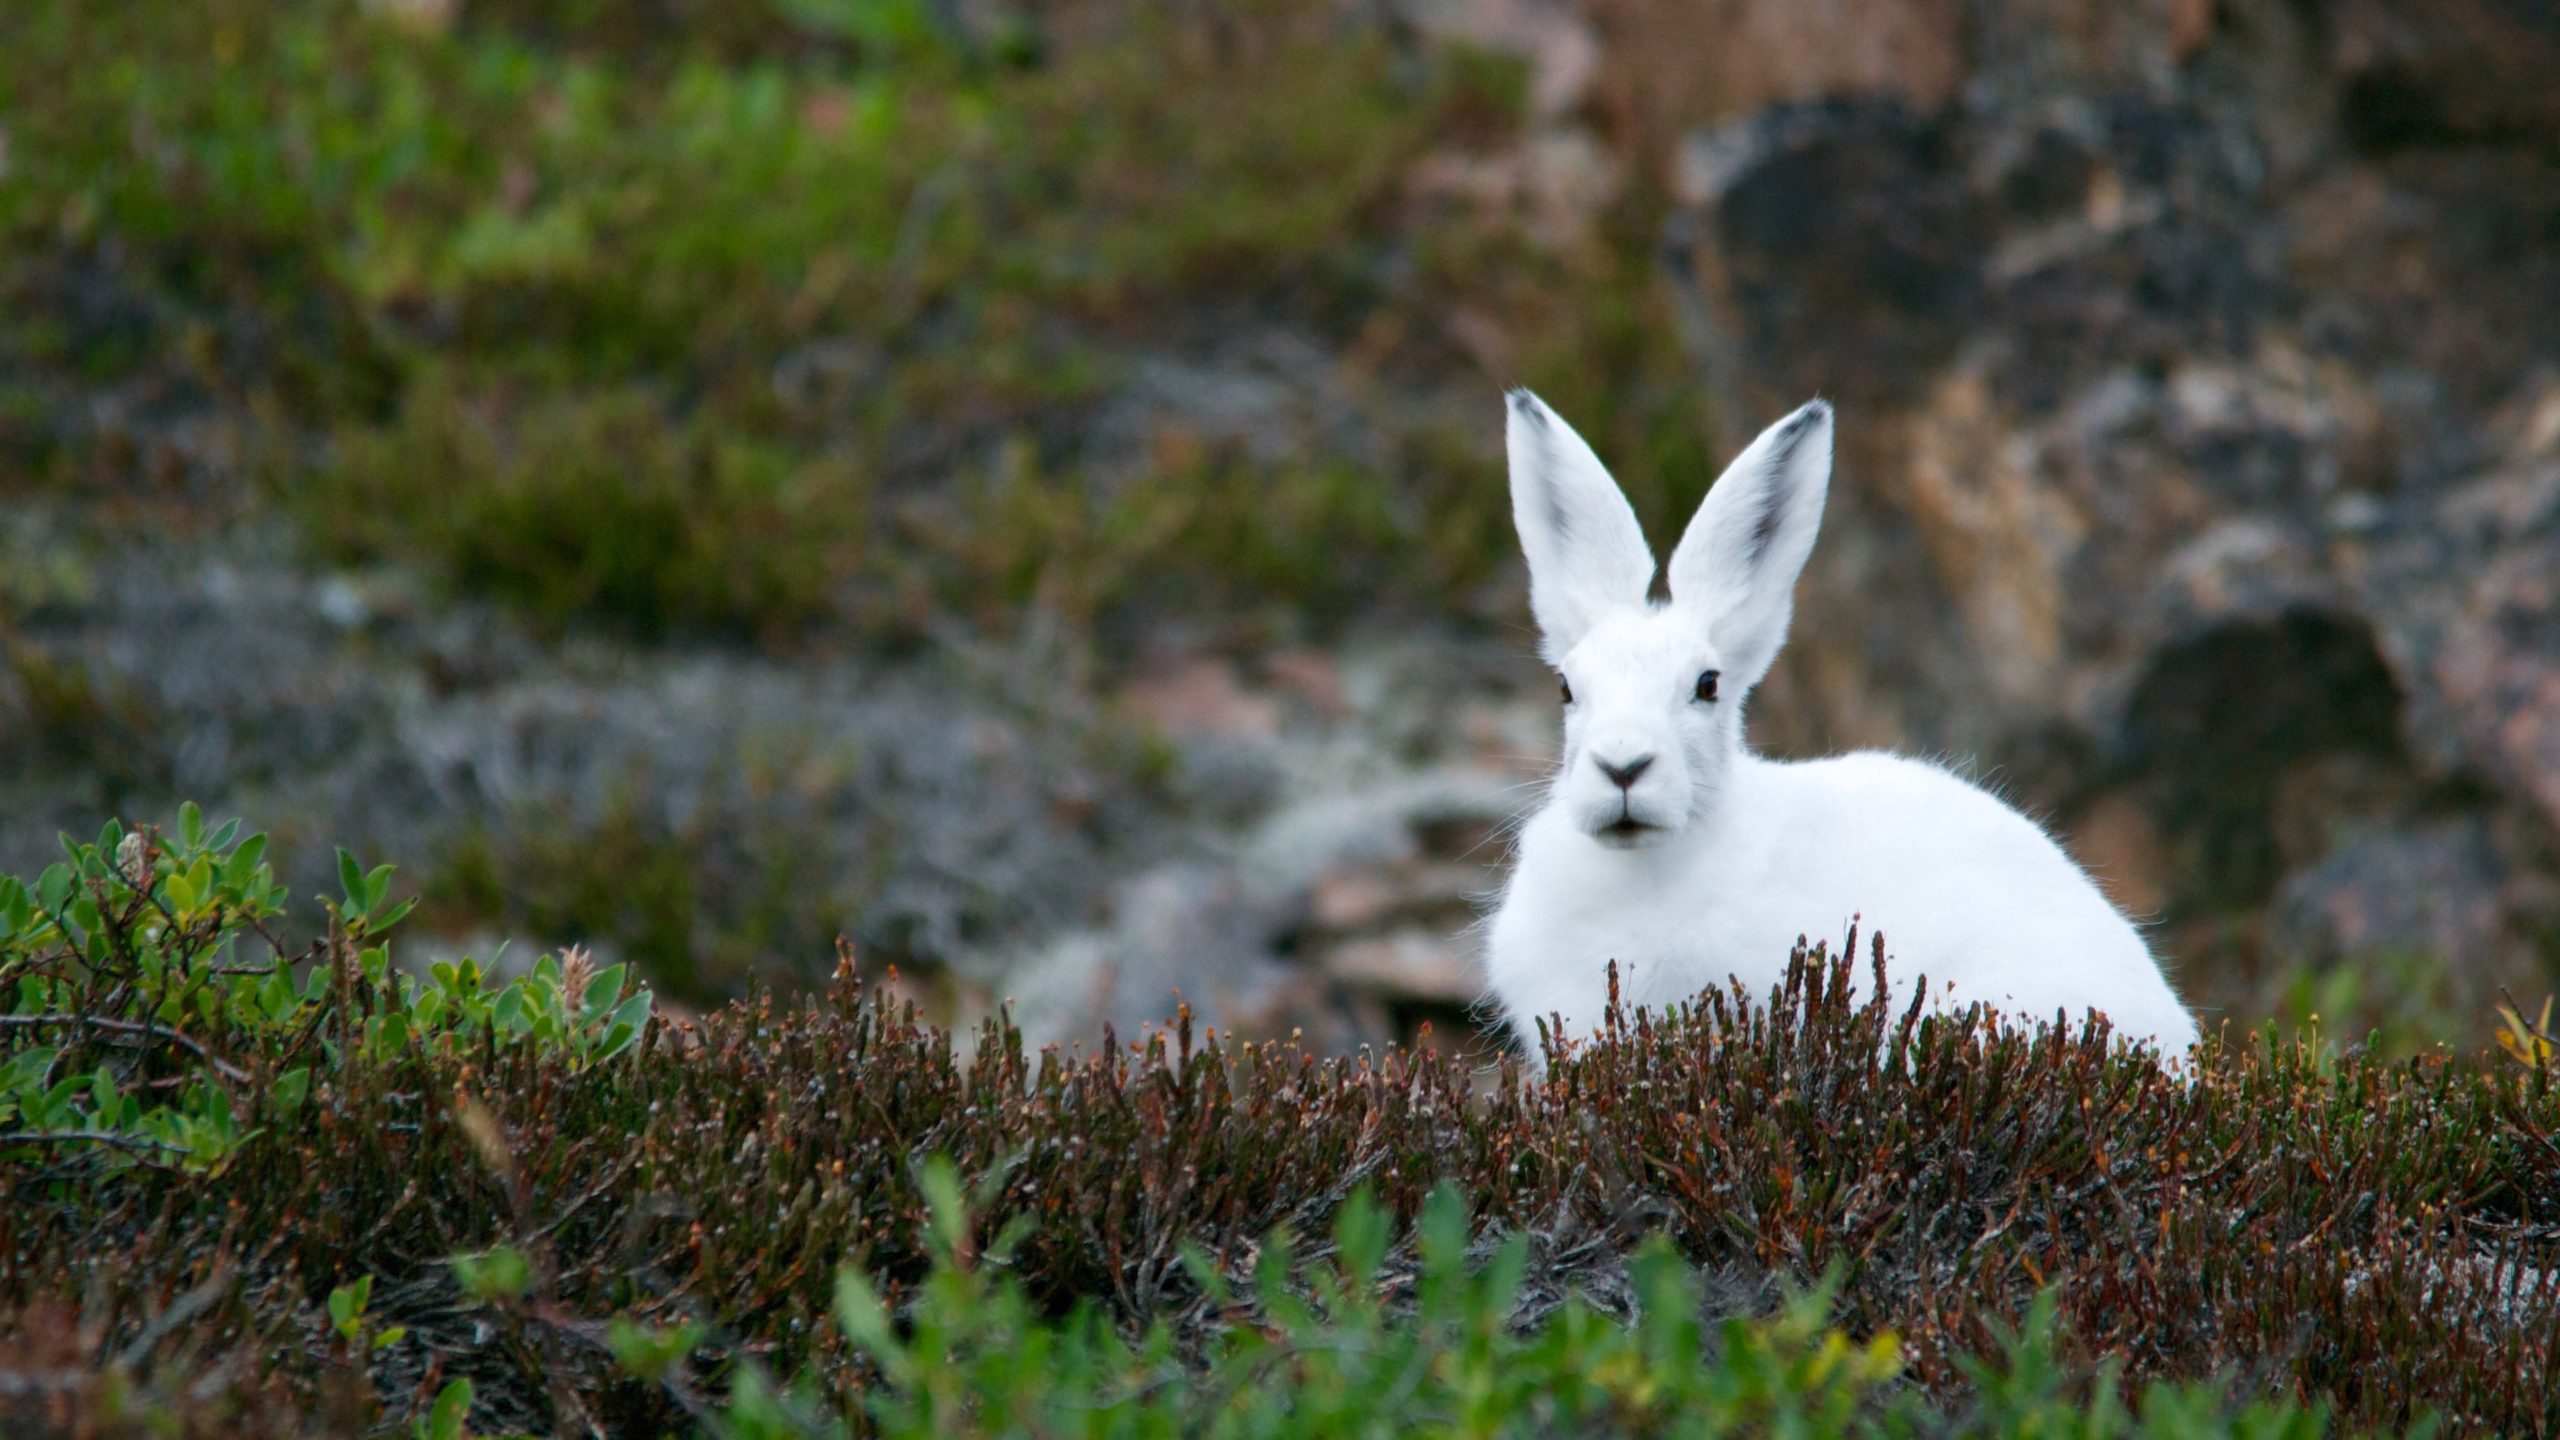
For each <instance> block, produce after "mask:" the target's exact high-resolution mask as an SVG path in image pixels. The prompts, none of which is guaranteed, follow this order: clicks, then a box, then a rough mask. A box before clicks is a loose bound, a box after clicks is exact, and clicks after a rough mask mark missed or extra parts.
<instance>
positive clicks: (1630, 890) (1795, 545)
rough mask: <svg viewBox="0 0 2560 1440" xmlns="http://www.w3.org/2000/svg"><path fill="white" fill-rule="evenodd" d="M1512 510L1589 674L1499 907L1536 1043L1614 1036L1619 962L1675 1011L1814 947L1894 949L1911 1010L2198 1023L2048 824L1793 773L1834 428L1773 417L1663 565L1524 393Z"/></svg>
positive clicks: (1901, 779)
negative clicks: (1921, 1002)
mask: <svg viewBox="0 0 2560 1440" xmlns="http://www.w3.org/2000/svg"><path fill="white" fill-rule="evenodd" d="M1510 450H1511V484H1512V515H1513V519H1514V520H1515V521H1516V523H1517V524H1518V526H1519V528H1520V541H1521V547H1522V549H1523V550H1524V551H1525V552H1526V553H1527V555H1528V559H1529V592H1530V603H1531V606H1532V607H1533V608H1534V609H1535V610H1536V612H1537V616H1538V625H1539V630H1540V632H1541V635H1542V637H1543V642H1544V653H1545V655H1546V658H1547V659H1548V661H1549V662H1550V663H1552V664H1553V665H1554V666H1555V667H1556V669H1557V671H1558V672H1559V674H1560V675H1561V676H1562V678H1563V681H1564V686H1563V690H1564V701H1565V735H1564V760H1563V764H1562V766H1561V767H1560V768H1559V769H1558V771H1557V773H1556V777H1555V782H1554V785H1553V787H1552V789H1551V790H1550V792H1549V795H1548V798H1547V802H1546V805H1545V806H1544V807H1543V808H1542V809H1541V810H1539V812H1538V813H1537V814H1536V815H1535V816H1534V817H1533V818H1531V820H1530V821H1529V823H1528V825H1527V828H1526V829H1525V830H1524V831H1523V833H1522V835H1521V840H1520V853H1519V860H1518V865H1517V868H1516V869H1515V870H1514V872H1513V874H1512V877H1511V881H1510V884H1509V886H1508V887H1507V888H1506V890H1505V892H1504V895H1503V901H1502V907H1501V909H1500V911H1499V912H1498V913H1497V914H1496V915H1495V916H1494V919H1493V926H1492V937H1491V945H1490V948H1489V952H1488V955H1487V968H1488V971H1489V978H1490V980H1491V984H1492V990H1493V997H1494V999H1495V1000H1496V1002H1498V1003H1499V1004H1500V1006H1501V1008H1502V1010H1503V1012H1504V1015H1505V1017H1506V1018H1507V1019H1508V1020H1509V1021H1510V1022H1511V1025H1512V1027H1513V1029H1514V1031H1515V1033H1517V1034H1518V1035H1519V1036H1520V1037H1521V1038H1522V1039H1523V1040H1524V1041H1528V1040H1533V1039H1534V1036H1535V1033H1536V1029H1535V1027H1536V1023H1537V1022H1538V1021H1540V1020H1544V1019H1548V1018H1550V1017H1557V1018H1561V1019H1562V1021H1563V1022H1564V1027H1565V1032H1566V1034H1567V1035H1574V1034H1580V1033H1585V1032H1587V1031H1589V1030H1590V1029H1592V1028H1593V1027H1594V1026H1596V1025H1597V1024H1598V1023H1599V1022H1600V1019H1601V1017H1602V1013H1603V1009H1604V1007H1605V1006H1606V1004H1607V1001H1608V971H1609V965H1610V963H1611V962H1612V961H1614V962H1616V964H1617V967H1618V973H1619V993H1620V995H1621V997H1622V998H1623V999H1624V1000H1626V1001H1627V1002H1629V1003H1630V1004H1634V1005H1643V1006H1651V1007H1661V1006H1665V1005H1669V1004H1673V1003H1676V1002H1679V1001H1682V1000H1686V999H1688V998H1689V997H1691V996H1693V995H1695V994H1697V993H1698V992H1699V991H1700V990H1703V989H1707V988H1710V987H1713V988H1718V989H1721V988H1723V987H1724V986H1726V985H1728V984H1730V983H1731V982H1733V981H1735V980H1739V981H1741V982H1742V983H1743V984H1744V986H1745V987H1746V988H1747V989H1749V990H1751V991H1754V992H1758V993H1765V992H1766V991H1767V989H1768V987H1769V986H1770V985H1771V984H1773V983H1774V982H1776V981H1777V980H1778V979H1779V978H1780V976H1782V975H1783V974H1784V972H1785V968H1786V964H1787V959H1788V955H1789V953H1790V952H1791V951H1792V950H1793V948H1794V946H1795V942H1796V940H1797V938H1798V937H1800V936H1801V937H1807V938H1812V939H1833V940H1837V939H1839V938H1840V937H1842V936H1844V935H1845V934H1846V932H1847V930H1848V927H1849V925H1850V923H1851V921H1852V920H1853V919H1854V920H1855V921H1857V922H1858V923H1859V924H1860V925H1861V926H1862V927H1863V928H1864V930H1865V931H1866V932H1867V933H1870V934H1882V935H1883V936H1884V938H1885V949H1886V957H1887V967H1886V972H1887V977H1888V980H1889V982H1890V983H1891V984H1892V985H1893V986H1894V988H1895V990H1896V991H1897V992H1898V997H1897V998H1898V999H1899V998H1907V997H1908V995H1909V993H1910V991H1909V988H1908V987H1909V986H1910V985H1911V984H1912V983H1913V982H1914V981H1915V980H1917V979H1919V978H1922V977H1925V978H1926V979H1927V981H1928V985H1929V999H1930V1001H1931V1002H1932V1003H1933V1004H1936V1005H1947V1004H1954V1005H1967V1004H1971V1003H1973V1002H1976V1001H1980V1002H1982V1003H1984V1004H1986V1005H1988V1006H1990V1007H1992V1008H1994V1009H1996V1010H1998V1011H1999V1012H2001V1014H2002V1015H2003V1016H2004V1017H2005V1018H2006V1019H2008V1020H2009V1021H2011V1022H2013V1023H2028V1024H2032V1023H2038V1022H2044V1021H2050V1020H2053V1019H2055V1018H2056V1017H2057V1016H2059V1017H2061V1018H2062V1019H2064V1020H2066V1021H2068V1022H2073V1023H2076V1022H2078V1021H2079V1020H2080V1019H2082V1018H2083V1017H2084V1016H2085V1015H2086V1014H2087V1013H2088V1012H2090V1011H2092V1010H2095V1011H2099V1012H2101V1013H2103V1014H2105V1015H2106V1016H2107V1017H2108V1018H2109V1020H2111V1021H2112V1022H2113V1024H2114V1026H2115V1030H2116V1033H2117V1034H2118V1035H2120V1036H2123V1037H2126V1038H2128V1039H2133V1040H2139V1041H2144V1042H2149V1043H2151V1044H2154V1045H2157V1046H2158V1047H2160V1048H2161V1049H2163V1050H2166V1051H2172V1052H2174V1051H2180V1050H2183V1049H2184V1048H2185V1047H2186V1046H2187V1045H2189V1044H2191V1043H2192V1042H2193V1041H2194V1040H2195V1038H2196V1030H2195V1023H2194V1021H2193V1020H2191V1019H2190V1018H2189V1017H2188V1015H2187V1011H2186V1008H2185V1007H2184V1006H2183V1005H2181V1004H2180V1003H2179V1001H2178V997H2177V994H2176V992H2174V991H2173V990H2171V989H2170V987H2169V982H2168V980H2167V979H2166V978H2165V977H2164V976H2163V975H2162V974H2161V972H2160V967H2159V965H2158V964H2157V963H2156V962H2155V961H2154V960H2153V959H2152V956H2151V951H2150V948H2149V947H2148V946H2146V945H2145V944H2144V943H2143V940H2142V936H2141V935H2140V933H2139V932H2137V931H2136V930H2135V929H2134V927H2133V926H2132V925H2131V924H2130V923H2129V922H2127V921H2126V920H2125V918H2124V917H2123V916H2122V915H2120V914H2118V913H2117V912H2116V910H2115V908H2114V907H2113V906H2112V905H2110V904H2109V903H2108V902H2107V900H2106V897H2105V896H2103V895H2101V894H2100V893H2099V892H2098V888H2097V887H2096V886H2095V885H2094V884H2092V883H2091V882H2090V880H2089V877H2088V876H2087V875H2086V874H2084V873H2083V872H2082V871H2081V869H2080V868H2079V866H2077V865H2075V864H2073V863H2072V861H2071V859H2070V857H2069V856H2067V855H2065V854H2064V853H2063V852H2062V848H2061V847H2060V846H2058V845H2056V844H2055V843H2054V842H2053V840H2052V839H2051V838H2050V837H2048V836H2047V835H2046V834H2045V833H2044V831H2043V830H2041V829H2040V828H2038V827H2037V826H2036V824H2035V823H2034V822H2033V821H2031V820H2029V819H2027V818H2026V817H2025V816H2023V815H2021V814H2019V813H2018V812H2017V811H2015V810H2012V809H2010V808H2009V807H2008V806H2007V805H2005V804H2003V803H2001V802H2000V801H1999V800H1998V799H1996V798H1994V797H1993V796H1991V795H1990V794H1988V793H1986V792H1984V791H1982V790H1978V789H1976V788H1974V787H1973V786H1971V785H1968V784H1966V783H1965V782H1963V781H1962V780H1959V779H1957V778H1956V777H1955V776H1953V775H1950V774H1948V773H1947V772H1946V771H1944V770H1941V769H1939V768H1938V767H1936V766H1934V765H1927V764H1923V763H1921V762H1919V761H1916V760H1905V759H1901V758H1898V757H1895V756H1891V755H1883V754H1874V753H1866V754H1856V755H1845V756H1841V757H1839V758H1837V759H1831V760H1819V761H1812V762H1807V763H1802V764H1779V763H1775V762H1772V761H1767V760H1762V759H1760V758H1758V757H1756V756H1754V755H1752V754H1751V753H1750V751H1749V750H1748V749H1747V748H1746V747H1745V745H1744V743H1743V726H1742V704H1743V701H1744V699H1745V698H1746V697H1747V696H1748V694H1749V693H1750V690H1751V687H1752V686H1754V685H1756V684H1757V683H1759V680H1760V677H1761V676H1762V675H1764V674H1766V673H1767V672H1768V668H1769V664H1770V662H1771V661H1772V660H1774V659H1775V658H1776V657H1777V653H1778V647H1779V645H1780V644H1781V643H1782V642H1783V641H1784V640H1785V638H1786V629H1787V622H1788V618H1789V616H1790V614H1791V613H1792V611H1793V594H1794V588H1795V581H1796V576H1797V574H1798V573H1799V572H1800V571H1801V570H1802V569H1803V567H1804V562H1805V560H1806V558H1807V557H1808V556H1809V555H1810V554H1811V553H1812V551H1813V540H1814V535H1815V533H1816V531H1817V530H1818V529H1819V527H1820V524H1821V515H1822V500H1823V494H1824V491H1825V490H1826V488H1827V487H1828V485H1829V481H1830V474H1831V411H1830V408H1829V407H1828V406H1826V405H1823V404H1821V403H1819V402H1816V403H1815V404H1812V405H1808V406H1806V407H1804V408H1803V409H1801V410H1799V411H1797V412H1796V413H1795V414H1794V415H1792V416H1789V417H1788V418H1787V419H1785V420H1783V421H1781V422H1779V423H1778V424H1776V425H1774V426H1771V427H1770V428H1769V430H1768V431H1767V432H1766V433H1764V434H1763V435H1761V437H1760V438H1759V439H1758V440H1756V441H1754V442H1753V443H1752V444H1751V446H1750V448H1749V449H1747V450H1745V451H1744V452H1743V453H1742V455H1741V456H1740V457H1739V458H1737V459H1736V460H1735V461H1734V462H1733V465H1732V467H1731V468H1730V469H1728V470H1727V471H1726V472H1725V474H1724V476H1723V478H1722V479H1720V480H1718V481H1717V482H1716V484H1715V487H1714V488H1713V489H1712V490H1710V491H1709V492H1708V495H1707V498H1706V500H1705V501H1704V502H1703V503H1702V504H1700V506H1699V507H1698V514H1697V518H1696V519H1695V520H1693V521H1691V522H1690V525H1689V529H1688V532H1687V533H1686V534H1685V535H1684V536H1683V537H1682V539H1681V541H1680V545H1679V548H1678V549H1676V550H1675V551H1673V553H1672V556H1671V561H1670V565H1669V568H1668V574H1667V577H1666V578H1667V579H1668V582H1669V588H1670V598H1669V599H1668V600H1667V601H1662V600H1654V599H1650V598H1648V596H1649V592H1650V590H1651V588H1652V584H1653V579H1654V562H1653V554H1652V551H1651V549H1650V548H1649V547H1648V546H1647V545H1646V544H1645V540H1644V534H1643V532H1642V530H1641V529H1639V528H1638V526H1637V524H1636V518H1635V513H1634V512H1633V511H1632V510H1630V509H1629V508H1628V507H1627V502H1626V499H1625V497H1624V496H1622V495H1621V494H1620V493H1619V492H1618V487H1617V484H1616V482H1614V481H1612V480H1611V479H1610V478H1609V475H1608V472H1607V471H1606V470H1605V469H1603V468H1602V467H1601V465H1600V461H1599V458H1598V457H1597V456H1595V455H1593V454H1592V453H1591V450H1590V447H1589V446H1587V445H1585V444H1583V443H1582V440H1581V437H1579V436H1577V435H1575V434H1574V433H1573V431H1572V429H1571V428H1570V427H1568V426H1566V425H1565V423H1564V422H1563V421H1562V420H1561V419H1559V418H1557V417H1556V415H1555V414H1554V413H1553V412H1552V411H1550V410H1548V409H1547V407H1546V406H1545V405H1543V404H1541V403H1539V401H1538V400H1537V399H1536V398H1535V397H1533V396H1531V395H1529V394H1528V393H1527V392H1525V391H1515V392H1513V395H1512V399H1511V417H1510Z"/></svg>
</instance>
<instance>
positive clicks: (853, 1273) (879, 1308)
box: [835, 1265, 914, 1383]
mask: <svg viewBox="0 0 2560 1440" xmlns="http://www.w3.org/2000/svg"><path fill="white" fill-rule="evenodd" d="M835 1311H836V1328H837V1329H839V1330H841V1331H843V1332H844V1338H845V1339H847V1340H850V1341H852V1342H853V1344H854V1345H855V1347H856V1348H858V1349H860V1350H861V1351H862V1352H863V1353H865V1354H867V1355H869V1356H870V1357H871V1358H872V1359H873V1360H874V1361H876V1362H877V1363H878V1364H879V1366H880V1370H881V1373H883V1374H885V1375H887V1376H888V1377H889V1378H890V1379H891V1380H892V1381H893V1382H896V1383H904V1382H905V1380H906V1378H907V1376H908V1375H909V1373H910V1372H912V1371H913V1369H914V1364H913V1361H912V1359H911V1358H910V1357H909V1356H908V1354H907V1350H906V1347H905V1346H903V1345H901V1344H899V1343H898V1333H897V1330H896V1329H895V1328H894V1327H893V1326H891V1325H890V1323H889V1307H887V1306H886V1305H883V1304H881V1303H880V1292H879V1291H877V1290H874V1289H872V1288H871V1277H869V1276H867V1275H865V1274H863V1273H862V1272H861V1271H860V1270H857V1269H855V1268H854V1267H853V1266H850V1265H847V1266H845V1267H844V1268H842V1269H840V1270H838V1271H836V1305H835Z"/></svg>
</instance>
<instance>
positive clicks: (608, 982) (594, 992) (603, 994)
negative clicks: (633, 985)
mask: <svg viewBox="0 0 2560 1440" xmlns="http://www.w3.org/2000/svg"><path fill="white" fill-rule="evenodd" d="M630 971H631V967H630V966H628V965H609V966H607V967H605V968H604V969H602V970H599V971H597V972H596V974H595V978H594V979H592V980H589V981H588V982H587V993H586V994H584V995H582V996H580V997H578V1008H579V1009H580V1010H581V1011H583V1012H585V1013H586V1014H589V1015H594V1014H598V1013H600V1012H601V1011H603V1010H604V1009H605V1008H606V1007H608V1006H610V1005H612V1004H613V1002H614V1001H615V1000H617V999H619V998H621V995H622V977H623V976H625V975H627V974H629V973H630Z"/></svg>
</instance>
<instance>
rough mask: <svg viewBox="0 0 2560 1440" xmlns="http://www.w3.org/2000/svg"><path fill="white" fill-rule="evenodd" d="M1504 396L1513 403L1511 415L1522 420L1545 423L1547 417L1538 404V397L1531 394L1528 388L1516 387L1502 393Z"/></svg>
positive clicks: (1523, 386)
mask: <svg viewBox="0 0 2560 1440" xmlns="http://www.w3.org/2000/svg"><path fill="white" fill-rule="evenodd" d="M1502 394H1503V398H1504V399H1506V400H1509V401H1510V402H1511V413H1512V414H1514V415H1517V416H1519V417H1520V418H1521V419H1523V420H1539V421H1543V420H1544V419H1545V418H1546V416H1545V415H1544V414H1543V413H1541V407H1540V406H1539V404H1538V397H1537V396H1535V395H1532V394H1530V393H1529V387H1528V386H1526V385H1514V386H1512V387H1511V388H1510V389H1508V390H1505V391H1504V392H1502Z"/></svg>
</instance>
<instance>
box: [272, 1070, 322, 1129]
mask: <svg viewBox="0 0 2560 1440" xmlns="http://www.w3.org/2000/svg"><path fill="white" fill-rule="evenodd" d="M310 1097H311V1067H310V1066H308V1065H296V1066H294V1067H293V1068H292V1069H290V1070H287V1071H285V1072H284V1073H283V1074H281V1075H278V1076H277V1077H276V1078H275V1082H274V1083H273V1084H271V1085H269V1086H268V1087H267V1098H268V1099H269V1100H270V1101H272V1102H273V1103H274V1105H275V1107H276V1113H277V1114H279V1115H282V1116H285V1117H287V1118H290V1117H292V1116H293V1115H295V1114H297V1113H299V1112H300V1111H301V1109H302V1105H303V1102H304V1101H305V1100H308V1099H309V1098H310Z"/></svg>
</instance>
